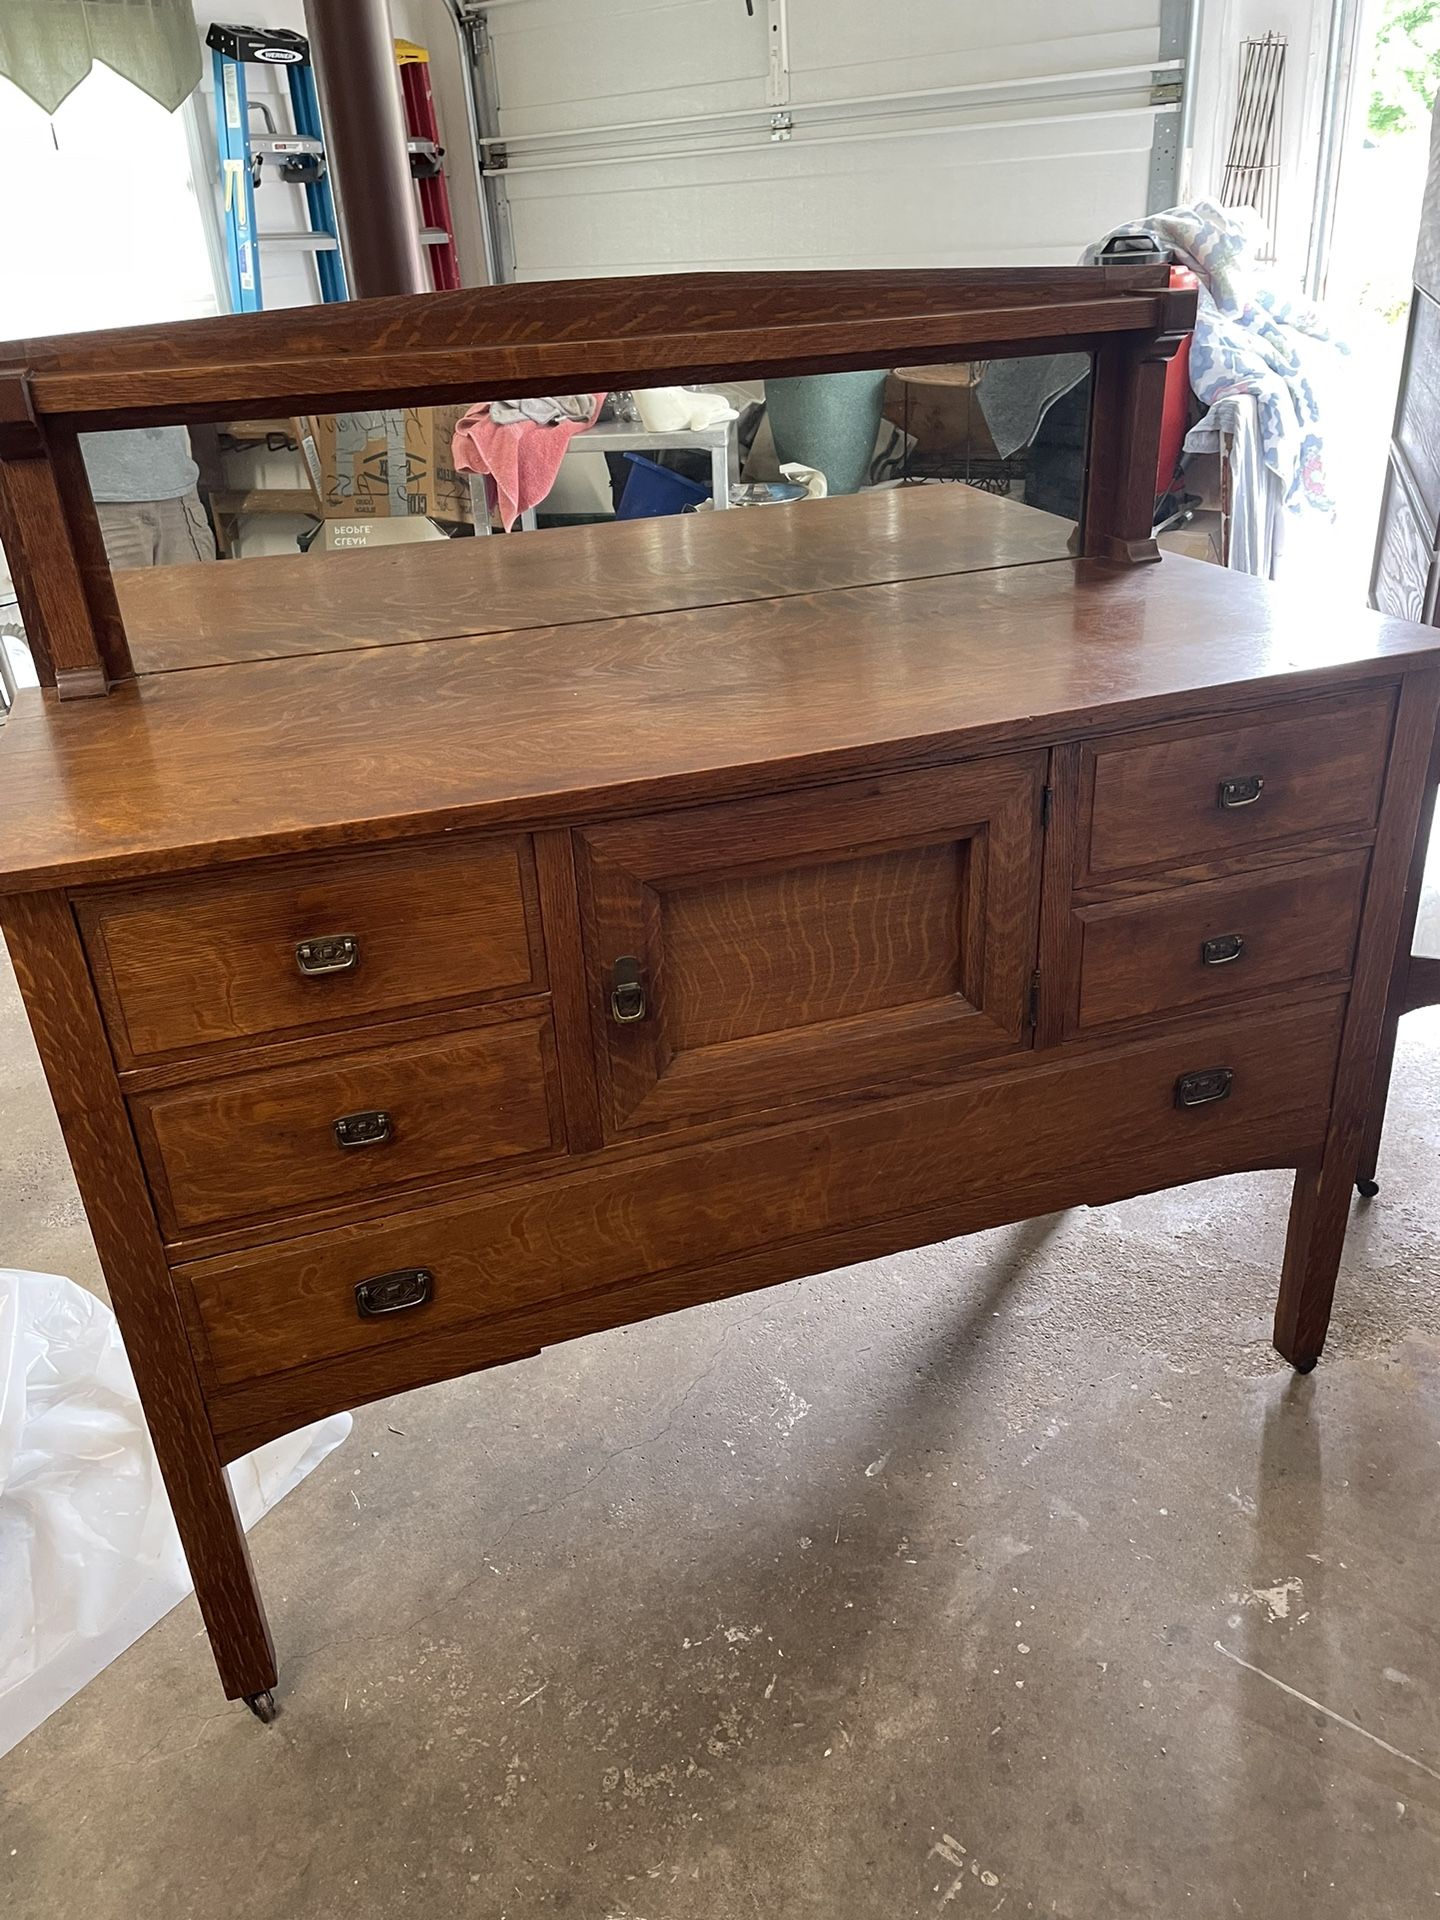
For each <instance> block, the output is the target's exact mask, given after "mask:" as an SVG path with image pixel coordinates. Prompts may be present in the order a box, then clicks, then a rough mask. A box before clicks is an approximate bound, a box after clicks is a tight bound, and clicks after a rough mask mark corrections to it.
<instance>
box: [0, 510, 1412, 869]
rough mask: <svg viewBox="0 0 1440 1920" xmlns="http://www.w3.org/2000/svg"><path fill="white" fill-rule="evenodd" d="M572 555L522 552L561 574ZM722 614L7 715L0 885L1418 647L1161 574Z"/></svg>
mask: <svg viewBox="0 0 1440 1920" xmlns="http://www.w3.org/2000/svg"><path fill="white" fill-rule="evenodd" d="M945 491H947V492H948V491H949V490H948V489H946V490H945ZM910 497H912V496H902V498H905V499H908V498H910ZM872 498H875V496H872ZM873 510H874V511H876V512H877V513H879V514H881V515H884V516H887V517H888V515H889V514H890V513H891V512H892V508H891V507H890V506H889V505H888V503H887V504H884V505H881V506H879V507H877V508H875V509H873ZM817 511H819V509H817ZM904 511H905V510H904V509H903V508H902V509H901V513H902V523H903V513H904ZM730 517H731V516H727V519H728V518H730ZM736 517H738V516H736ZM755 517H756V518H757V519H761V518H765V517H766V513H765V512H764V511H760V512H757V513H756V515H755ZM768 517H769V518H771V519H775V518H779V517H783V513H782V510H780V509H775V510H773V511H771V512H770V513H769V516H768ZM566 537H567V536H566V535H565V534H564V533H561V532H555V533H547V534H546V535H545V536H544V538H545V540H546V541H547V542H549V543H550V544H551V546H552V550H553V551H554V553H555V556H556V561H555V564H556V566H557V569H558V570H559V571H561V572H562V573H563V571H564V555H565V552H566V545H565V542H566ZM470 544H471V545H472V546H478V547H481V548H482V549H483V548H487V547H489V546H494V545H502V544H503V542H498V541H490V542H484V541H473V542H471V543H470ZM406 551H407V552H409V553H411V554H423V552H424V549H423V548H412V549H407V550H406ZM416 564H417V565H418V564H420V563H419V562H416ZM477 577H481V578H483V575H481V576H477ZM737 594H738V596H739V597H737V601H736V603H735V604H733V605H728V606H716V607H707V608H702V609H697V610H691V611H685V612H680V613H670V614H665V615H663V616H654V617H646V616H637V617H634V618H629V619H623V620H612V621H602V622H597V623H594V624H582V625H572V626H564V627H558V628H554V627H535V628H529V629H527V630H525V631H516V632H510V633H504V634H489V635H484V636H481V637H478V638H464V637H462V638H458V639H454V640H444V641H432V642H430V643H429V644H427V645H425V646H422V647H395V648H370V649H358V650H353V651H351V652H348V653H343V654H339V655H329V656H324V657H320V658H313V659H287V660H271V661H260V662H255V663H251V664H247V665H242V666H235V667H229V668H225V669H223V670H213V669H206V670H201V671H198V672H194V673H175V674H159V675H152V676H149V677H147V678H145V679H143V680H141V681H139V682H137V683H134V684H131V685H127V686H125V687H122V688H120V689H118V690H117V691H116V692H114V693H112V694H111V695H110V697H109V698H108V699H106V700H104V701H103V702H84V703H80V702H69V703H66V704H62V705H59V706H56V705H54V704H51V705H49V706H46V705H45V704H43V703H42V702H41V701H40V700H39V699H38V698H37V697H35V696H33V695H32V696H30V697H29V698H27V697H26V696H25V695H23V694H22V696H21V699H20V702H19V703H18V706H17V710H16V713H15V715H14V716H13V717H12V719H11V720H10V722H9V723H8V724H7V725H6V727H5V729H4V734H3V736H0V778H3V779H4V781H5V790H6V800H7V813H6V821H5V834H4V836H3V840H0V885H4V886H6V887H8V888H9V889H11V890H12V891H19V890H21V889H23V888H26V887H36V886H48V885H57V884H61V885H69V884H77V883H79V882H82V881H84V882H88V881H93V880H97V879H109V878H120V877H125V878H130V877H134V876H136V875H143V874H154V873H162V872H166V871H172V872H173V871H185V870H186V869H195V868H206V867H215V866H219V865H224V864H227V863H229V862H233V861H236V860H241V859H247V858H253V857H255V856H257V855H261V854H268V853H294V852H299V851H308V850H313V849H315V848H322V847H325V848H333V847H341V846H351V847H353V846H357V845H362V844H364V843H365V842H367V841H374V840H380V839H385V840H396V839H403V838H406V837H413V836H420V835H424V836H433V835H434V834H435V833H437V832H441V831H446V830H449V829H451V828H455V827H459V826H479V825H487V826H494V827H501V826H506V825H512V824H516V823H524V824H525V825H527V826H528V825H531V824H547V825H548V824H557V825H560V824H569V823H573V822H577V821H585V820H588V819H595V818H597V817H604V816H606V815H610V814H614V813H617V812H632V811H638V810H640V809H643V808H647V807H657V806H659V807H666V806H675V805H683V804H688V803H690V802H692V801H700V800H714V799H721V798H725V797H728V796H733V795H735V794H737V793H754V792H772V791H774V790H776V788H778V787H786V786H801V785H805V784H809V783H811V782H814V781H817V780H837V779H844V778H846V777H847V776H853V775H856V774H864V773H868V772H870V771H873V770H876V769H882V768H883V769H894V768H895V767H896V766H897V765H906V764H908V765H916V764H925V763H926V762H931V761H936V760H942V759H948V758H953V757H956V756H959V755H963V754H967V753H978V752H985V751H994V750H996V749H997V748H999V747H1005V748H1014V747H1017V746H1032V745H1049V744H1051V743H1052V742H1053V741H1055V740H1056V739H1057V738H1067V737H1082V738H1083V737H1085V736H1087V735H1091V734H1094V733H1096V732H1098V731H1101V730H1106V731H1109V730H1118V729H1121V728H1124V727H1127V726H1133V725H1137V724H1138V725H1143V724H1145V723H1146V722H1147V721H1149V722H1153V721H1155V720H1157V719H1161V718H1163V719H1165V720H1174V719H1177V718H1184V717H1198V716H1199V715H1201V714H1204V713H1211V714H1214V713H1215V712H1217V710H1218V711H1220V712H1222V713H1223V711H1224V710H1225V709H1226V708H1227V707H1242V706H1246V705H1249V706H1255V705H1257V704H1259V703H1260V702H1262V701H1264V700H1266V699H1270V700H1273V699H1275V698H1279V697H1282V696H1284V697H1288V696H1290V695H1293V694H1295V693H1299V692H1304V691H1306V690H1307V689H1308V690H1314V691H1320V690H1324V691H1329V690H1330V689H1331V688H1332V687H1333V686H1334V684H1335V681H1336V677H1337V676H1336V674H1335V671H1334V668H1333V667H1332V666H1329V665H1327V662H1331V661H1335V662H1340V663H1343V665H1344V668H1345V672H1344V675H1343V676H1341V677H1342V678H1343V679H1344V680H1345V681H1347V682H1349V683H1351V684H1358V683H1363V681H1364V680H1365V679H1366V678H1367V677H1374V678H1379V679H1387V678H1388V679H1389V680H1391V681H1393V680H1394V678H1395V676H1396V675H1397V673H1398V672H1399V671H1400V669H1401V668H1402V667H1404V666H1406V665H1408V664H1415V665H1421V664H1423V663H1424V659H1425V657H1426V656H1427V655H1430V654H1432V653H1435V652H1436V651H1437V649H1440V641H1437V637H1436V635H1435V634H1434V633H1433V632H1431V631H1429V630H1427V629H1423V628H1417V627H1413V626H1411V625H1409V624H1408V623H1407V622H1404V621H1399V620H1390V619H1386V618H1383V617H1381V616H1379V615H1375V614H1370V613H1365V612H1361V611H1356V612H1355V613H1354V614H1352V615H1349V616H1347V619H1346V621H1345V623H1344V626H1343V628H1339V629H1336V630H1334V631H1333V632H1331V633H1329V635H1328V636H1327V635H1326V634H1325V632H1323V631H1321V632H1317V628H1316V621H1317V612H1316V608H1315V606H1314V605H1313V604H1312V603H1309V602H1308V601H1307V599H1306V598H1305V596H1303V595H1299V594H1297V595H1287V594H1285V593H1283V592H1280V591H1279V590H1277V589H1274V588H1270V587H1269V586H1268V585H1267V584H1266V583H1264V582H1261V581H1257V580H1251V579H1248V578H1243V577H1242V576H1240V575H1236V574H1229V573H1226V572H1225V571H1223V570H1222V569H1220V568H1218V567H1210V566H1205V565H1204V564H1202V563H1201V562H1199V561H1190V560H1185V559H1183V558H1181V557H1180V556H1177V555H1167V556H1166V558H1165V559H1164V561H1163V562H1162V563H1161V565H1160V566H1159V567H1155V568H1135V567H1120V566H1115V565H1112V564H1110V563H1106V562H1102V561H1087V560H1078V561H1075V560H1066V561H1055V562H1050V563H1040V564H1037V565H1034V566H1027V567H1016V568H1009V569H1005V570H1002V571H996V572H990V573H971V574H965V575H956V576H952V577H949V578H941V579H925V580H906V581H898V582H893V583H888V584H885V585H881V586H874V587H864V588H856V589H853V590H845V591H834V592H826V593H818V594H813V595H812V594H797V595H793V596H789V597H787V598H784V599H778V600H777V599H769V600H765V601H763V602H761V603H758V604H756V603H747V602H746V601H745V600H744V598H743V587H742V588H739V589H737ZM1231 770H1232V771H1234V769H1231ZM1240 771H1243V769H1240Z"/></svg>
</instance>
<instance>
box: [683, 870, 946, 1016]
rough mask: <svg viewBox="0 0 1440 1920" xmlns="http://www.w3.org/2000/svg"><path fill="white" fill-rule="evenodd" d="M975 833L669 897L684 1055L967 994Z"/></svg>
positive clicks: (760, 874) (742, 878) (738, 877)
mask: <svg viewBox="0 0 1440 1920" xmlns="http://www.w3.org/2000/svg"><path fill="white" fill-rule="evenodd" d="M970 844H971V843H970V842H969V841H968V840H963V841H955V840H952V841H942V842H941V844H940V845H938V846H932V847H897V848H890V849H886V850H882V851H880V852H876V853H868V854H860V855H858V856H856V857H855V858H854V859H845V858H843V857H841V858H837V859H831V860H824V861H821V862H819V863H818V864H816V865H814V866H808V867H789V868H784V869H781V870H780V871H778V872H766V871H764V870H763V869H762V870H761V871H759V872H756V873H750V874H738V875H735V876H733V877H732V878H730V879H728V880H720V881H717V882H715V883H714V884H713V885H708V886H707V885H704V884H697V885H693V886H679V887H676V888H675V889H674V891H673V892H667V893H663V894H662V895H661V897H660V924H661V939H662V943H663V950H664V955H665V962H664V964H665V989H666V1017H667V1034H668V1036H669V1039H670V1043H671V1046H672V1047H673V1048H674V1050H675V1051H676V1052H677V1053H679V1052H687V1051H689V1050H690V1049H691V1048H694V1047H711V1046H718V1045H720V1044H721V1043H722V1042H724V1041H726V1040H744V1039H750V1038H753V1037H754V1036H755V1035H757V1034H765V1033H776V1032H780V1031H782V1030H783V1029H784V1028H786V1027H792V1026H794V1025H795V1023H796V1008H797V1005H799V1006H801V1007H803V1009H804V1020H805V1023H806V1024H807V1025H808V1024H813V1023H819V1022H821V1021H825V1020H845V1019H853V1018H854V1017H855V1016H856V1015H858V1014H863V1013H879V1012H882V1011H884V1010H885V1009H887V1008H892V1007H907V1006H915V1005H917V1004H919V1003H921V1002H924V1001H928V1000H940V999H944V998H946V997H947V996H949V995H951V994H957V993H960V992H962V991H963V980H962V964H961V962H962V948H963V945H964V943H963V940H962V937H961V919H962V916H961V914H960V912H958V911H957V902H960V901H963V899H964V894H965V879H966V876H965V868H966V865H967V863H968V859H969V851H970Z"/></svg>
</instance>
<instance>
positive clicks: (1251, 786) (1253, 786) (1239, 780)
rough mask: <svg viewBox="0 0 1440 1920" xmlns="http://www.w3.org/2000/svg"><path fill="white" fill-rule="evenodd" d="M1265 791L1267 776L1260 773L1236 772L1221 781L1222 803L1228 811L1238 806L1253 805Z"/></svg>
mask: <svg viewBox="0 0 1440 1920" xmlns="http://www.w3.org/2000/svg"><path fill="white" fill-rule="evenodd" d="M1264 791H1265V777H1264V775H1263V774H1259V773H1235V774H1231V776H1230V778H1229V779H1228V780H1222V781H1221V782H1220V805H1221V806H1222V807H1223V808H1225V809H1226V811H1227V812H1233V810H1234V809H1235V808H1236V807H1253V806H1254V804H1255V802H1256V801H1257V800H1258V799H1259V798H1260V796H1261V794H1262V793H1263V792H1264Z"/></svg>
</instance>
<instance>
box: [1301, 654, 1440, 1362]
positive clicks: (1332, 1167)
mask: <svg viewBox="0 0 1440 1920" xmlns="http://www.w3.org/2000/svg"><path fill="white" fill-rule="evenodd" d="M1437 720H1440V672H1435V671H1431V672H1429V673H1416V674H1411V675H1408V676H1407V677H1406V679H1405V681H1404V683H1403V685H1402V687H1401V691H1400V699H1399V704H1398V707H1397V709H1396V714H1395V732H1394V739H1393V743H1392V746H1391V751H1390V755H1389V760H1388V762H1387V765H1386V770H1385V797H1384V803H1383V805H1382V808H1381V813H1380V820H1379V824H1378V827H1377V830H1376V835H1375V852H1374V856H1373V859H1372V862H1371V869H1370V884H1369V887H1368V888H1367V892H1366V903H1365V907H1366V910H1365V918H1364V920H1363V922H1362V924H1361V928H1360V937H1359V941H1358V943H1357V946H1356V952H1355V968H1354V975H1353V979H1352V983H1351V989H1350V994H1349V998H1348V1001H1347V1004H1346V1012H1345V1026H1344V1030H1343V1032H1342V1035H1341V1041H1340V1060H1339V1064H1338V1066H1337V1068H1336V1073H1335V1085H1334V1088H1333V1091H1332V1093H1331V1097H1330V1104H1329V1112H1328V1115H1327V1124H1326V1134H1325V1147H1324V1152H1323V1153H1322V1155H1321V1157H1320V1159H1319V1161H1318V1162H1317V1163H1315V1164H1314V1165H1310V1166H1304V1167H1301V1168H1300V1169H1299V1171H1298V1172H1297V1173H1296V1175H1295V1186H1294V1189H1293V1191H1292V1194H1291V1201H1290V1222H1289V1229H1288V1231H1287V1233H1286V1237H1285V1260H1284V1265H1283V1268H1282V1270H1281V1275H1280V1295H1279V1299H1278V1301H1277V1302H1276V1307H1275V1329H1274V1340H1275V1346H1276V1348H1277V1349H1278V1351H1279V1352H1280V1353H1282V1354H1283V1355H1284V1356H1285V1358H1286V1359H1287V1360H1289V1361H1291V1362H1292V1363H1293V1364H1294V1365H1296V1366H1299V1367H1302V1368H1308V1367H1311V1366H1313V1365H1314V1364H1315V1362H1316V1360H1317V1359H1318V1358H1319V1356H1320V1353H1321V1351H1322V1350H1323V1348H1324V1345H1325V1334H1326V1329H1327V1328H1328V1326H1329V1322H1330V1308H1331V1305H1332V1303H1333V1301H1334V1297H1335V1282H1336V1279H1337V1277H1338V1275H1339V1272H1340V1256H1341V1253H1342V1252H1343V1250H1344V1244H1345V1223H1346V1219H1347V1217H1348V1214H1349V1208H1350V1201H1351V1197H1352V1194H1353V1191H1354V1185H1355V1176H1356V1174H1357V1172H1358V1171H1359V1164H1360V1154H1361V1151H1362V1148H1363V1146H1364V1141H1365V1134H1366V1127H1367V1123H1368V1121H1369V1116H1370V1103H1371V1098H1372V1095H1373V1092H1374V1085H1375V1073H1376V1063H1377V1059H1378V1057H1379V1053H1380V1047H1381V1041H1382V1036H1383V1032H1384V1026H1385V1019H1386V1009H1387V1002H1388V999H1389V992H1390V986H1391V982H1392V979H1393V976H1394V971H1395V955H1396V952H1397V950H1398V949H1399V947H1400V945H1401V942H1402V939H1403V941H1404V943H1405V944H1406V945H1408V942H1409V939H1410V936H1411V933H1412V932H1413V928H1412V927H1410V926H1407V925H1405V911H1406V903H1407V897H1408V899H1410V900H1412V901H1413V900H1414V899H1415V898H1416V891H1417V890H1416V889H1414V888H1413V887H1411V885H1410V876H1411V873H1412V871H1413V869H1414V865H1415V862H1416V861H1417V859H1419V858H1420V857H1421V856H1420V855H1419V854H1418V853H1417V839H1418V835H1417V828H1418V826H1419V823H1420V820H1421V817H1422V814H1424V813H1427V812H1428V810H1429V808H1430V806H1431V804H1432V795H1433V784H1432V782H1433V774H1434V763H1435V757H1436V735H1437Z"/></svg>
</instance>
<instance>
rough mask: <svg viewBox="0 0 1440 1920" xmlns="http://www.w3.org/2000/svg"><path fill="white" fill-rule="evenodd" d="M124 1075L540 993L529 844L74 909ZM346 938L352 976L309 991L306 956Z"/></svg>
mask: <svg viewBox="0 0 1440 1920" xmlns="http://www.w3.org/2000/svg"><path fill="white" fill-rule="evenodd" d="M79 918H80V923H81V927H82V929H83V931H84V934H85V942H86V947H87V949H88V951H89V954H90V958H91V964H92V965H93V966H94V968H95V972H96V983H97V986H98V988H99V991H100V997H101V1000H102V1002H103V1004H104V1007H105V1010H106V1016H107V1021H108V1024H109V1028H110V1034H111V1039H112V1041H113V1043H114V1045H115V1049H116V1055H117V1058H119V1060H120V1062H121V1064H122V1065H125V1066H130V1065H134V1064H135V1063H137V1062H139V1061H144V1060H151V1059H156V1058H163V1057H166V1056H171V1055H174V1054H177V1053H193V1052H200V1051H203V1050H205V1049H207V1048H216V1047H225V1046H234V1045H236V1044H237V1043H241V1042H248V1041H255V1040H258V1039H261V1038H264V1037H267V1036H270V1035H279V1034H285V1033H291V1032H318V1031H323V1030H324V1029H326V1028H327V1027H336V1026H352V1025H354V1024H355V1022H356V1021H359V1020H364V1019H369V1018H374V1017H375V1016H376V1015H381V1014H393V1013H398V1012H402V1011H405V1010H406V1009H411V1008H427V1007H432V1006H437V1005H440V1006H443V1005H444V1004H446V1003H447V1002H449V1001H455V1000H474V999H480V998H485V997H494V996H498V995H503V994H510V995H519V994H522V993H527V992H530V991H531V990H532V989H533V988H535V987H536V986H540V985H543V984H544V979H545V974H544V956H543V953H542V950H541V940H540V928H539V916H538V913H537V910H536V904H535V877H534V861H533V858H532V855H531V850H530V845H529V842H528V841H527V840H524V839H514V838H511V837H500V838H487V837H485V836H483V835H469V836H467V837H466V838H464V839H463V840H457V841H449V842H445V843H443V844H439V845H431V846H421V847H413V848H411V847H407V848H400V849H397V850H394V851H390V852H375V853H370V854H366V855H365V856H363V857H361V858H358V859H351V860H347V861H346V862H345V863H344V864H343V866H339V867H337V866H336V865H335V864H334V863H333V862H331V861H313V860H312V861H301V862H297V863H292V864H291V865H289V866H286V867H283V868H275V867H270V868H266V869H263V870H262V871H260V872H258V873H255V874H253V875H252V874H246V875H243V876H236V877H234V878H231V879H228V880H219V881H211V882H209V883H206V882H190V883H188V884H186V885H184V886H180V887H173V886H171V887H165V886H158V887H137V888H130V889H123V890H117V891H113V892H103V893H97V894H94V895H91V896H90V897H88V898H87V899H85V900H84V901H82V902H81V903H80V907H79ZM335 934H348V935H351V936H353V937H354V938H355V939H356V940H357V941H358V943H359V960H358V964H356V965H355V966H354V967H352V968H350V969H348V970H347V971H344V972H337V973H326V974H321V975H316V976H312V977H307V976H306V975H305V974H303V973H302V972H301V970H300V967H299V965H298V963H297V958H296V950H297V947H298V946H299V944H300V943H301V942H302V941H306V940H313V939H316V938H323V937H327V936H330V935H335Z"/></svg>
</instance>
